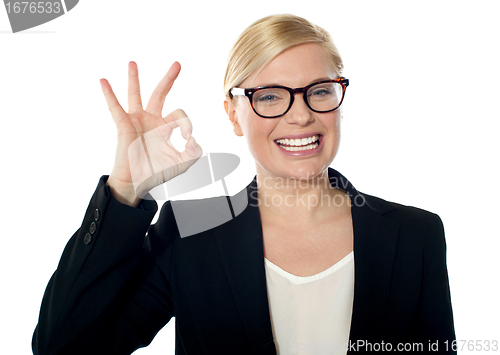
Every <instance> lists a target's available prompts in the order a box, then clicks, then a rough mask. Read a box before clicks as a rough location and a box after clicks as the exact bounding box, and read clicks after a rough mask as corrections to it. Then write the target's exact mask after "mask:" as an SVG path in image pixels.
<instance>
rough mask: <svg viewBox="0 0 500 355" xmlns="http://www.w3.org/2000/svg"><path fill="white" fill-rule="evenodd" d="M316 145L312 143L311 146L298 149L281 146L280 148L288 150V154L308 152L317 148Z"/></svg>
mask: <svg viewBox="0 0 500 355" xmlns="http://www.w3.org/2000/svg"><path fill="white" fill-rule="evenodd" d="M318 145H319V144H318V143H313V144H308V145H306V146H300V147H287V146H284V145H282V146H281V148H283V149H285V150H288V151H289V152H297V151H300V150H309V149H316V148H318Z"/></svg>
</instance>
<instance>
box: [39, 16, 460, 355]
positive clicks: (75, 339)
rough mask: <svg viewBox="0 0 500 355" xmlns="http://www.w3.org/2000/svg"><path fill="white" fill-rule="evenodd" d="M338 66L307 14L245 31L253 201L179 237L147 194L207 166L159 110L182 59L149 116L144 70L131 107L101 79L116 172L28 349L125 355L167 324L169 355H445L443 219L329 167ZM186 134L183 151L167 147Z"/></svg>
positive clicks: (235, 61) (239, 51)
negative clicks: (172, 328)
mask: <svg viewBox="0 0 500 355" xmlns="http://www.w3.org/2000/svg"><path fill="white" fill-rule="evenodd" d="M342 68H343V65H342V61H341V59H340V56H339V55H338V51H337V49H336V48H335V46H334V45H333V42H332V40H331V39H330V36H329V35H328V33H326V32H325V31H324V30H323V29H321V28H320V27H318V26H315V25H312V24H310V23H309V22H307V21H306V20H304V19H302V18H299V17H296V16H292V15H276V16H269V17H267V18H264V19H261V20H259V21H257V22H255V23H254V24H252V25H251V26H250V27H248V28H247V30H245V31H244V32H243V33H242V34H241V36H240V38H239V39H238V41H237V42H236V44H235V46H234V48H233V50H232V51H231V53H230V56H229V61H228V67H227V71H226V76H225V82H224V86H225V94H226V99H225V102H224V106H225V109H226V112H227V114H228V116H229V119H230V121H231V123H232V125H233V127H234V132H235V134H236V135H238V136H245V137H246V139H247V143H248V146H249V149H250V151H251V153H252V155H253V157H254V158H255V161H256V168H257V175H256V178H255V179H254V181H252V183H251V184H250V185H249V186H248V187H247V189H245V190H244V191H242V192H241V193H239V194H238V195H240V196H241V195H244V196H246V197H247V198H248V205H247V206H243V208H241V206H240V207H239V210H238V207H237V206H230V209H231V214H232V215H233V216H234V218H232V219H231V220H230V221H229V222H227V223H224V224H222V225H220V226H218V227H215V228H212V229H208V230H203V231H201V232H200V233H197V234H195V235H191V236H189V237H186V238H181V235H180V233H179V228H178V226H177V223H176V221H177V217H178V216H176V215H175V211H174V209H173V208H172V203H170V202H167V203H165V204H164V206H163V208H162V211H161V214H160V217H159V219H158V222H157V223H156V224H154V225H153V226H151V227H150V225H149V224H150V222H151V220H152V218H153V216H154V214H155V212H156V210H157V205H156V203H155V202H154V201H151V196H150V195H148V194H147V192H148V191H150V190H151V189H152V188H153V187H154V186H157V185H159V184H161V183H163V182H165V181H168V180H170V179H172V178H173V177H175V176H177V175H179V174H182V173H183V172H185V171H186V170H187V169H188V168H189V167H190V166H191V165H192V164H193V163H194V162H195V161H196V160H197V159H198V158H199V157H200V156H201V155H202V150H201V147H200V146H199V145H198V144H197V143H196V141H195V140H194V138H193V136H192V135H191V133H192V126H191V123H190V121H189V119H188V118H187V117H186V115H185V114H184V112H183V111H181V110H178V111H175V112H173V113H172V114H170V115H168V116H167V117H165V118H162V116H161V111H162V106H163V102H164V100H165V97H166V95H167V94H168V92H169V90H170V88H171V87H172V85H173V83H174V80H175V79H176V77H177V75H178V73H179V71H180V65H179V64H178V63H174V64H173V65H172V67H171V68H170V70H169V71H168V72H167V74H166V76H165V77H164V78H163V79H162V81H161V82H160V83H159V85H158V87H157V88H156V89H155V91H154V93H153V94H152V97H151V99H150V101H149V103H148V105H147V107H146V109H145V110H143V108H142V101H141V97H140V89H139V80H138V71H137V66H136V65H135V63H133V62H131V63H130V64H129V109H128V113H126V112H125V111H124V110H123V109H122V108H121V106H120V104H119V103H118V101H117V99H116V97H115V96H114V94H113V92H112V90H111V87H110V85H109V83H107V81H106V80H104V79H103V80H101V84H102V88H103V92H104V94H105V97H106V100H107V103H108V106H109V109H110V111H111V113H112V116H113V119H114V121H115V123H116V126H117V130H118V147H117V154H116V160H115V166H114V168H113V170H112V173H111V174H110V176H109V177H108V176H103V177H102V178H101V180H100V182H99V185H98V187H97V189H96V191H95V193H94V195H93V197H92V199H91V201H90V205H89V207H88V209H87V212H86V215H85V218H84V221H83V223H82V226H81V228H80V229H79V230H78V231H77V232H76V233H75V234H74V235H73V237H72V238H71V240H70V241H69V243H68V244H67V246H66V249H65V250H64V253H63V255H62V257H61V261H60V263H59V266H58V268H57V270H56V272H55V273H54V275H53V277H52V278H51V280H50V282H49V285H48V286H47V290H46V292H45V295H44V298H43V302H42V307H41V311H40V319H39V323H38V326H37V328H36V330H35V333H34V337H33V351H34V353H35V354H129V353H131V352H133V351H134V350H135V349H137V348H138V347H142V346H146V345H148V344H149V343H150V342H151V341H152V339H153V337H154V336H155V334H156V333H157V332H158V331H159V330H160V329H161V328H162V327H163V326H164V325H165V324H166V323H167V322H168V321H169V320H170V319H171V317H173V316H175V317H176V354H202V353H203V354H255V353H258V354H276V353H279V354H333V353H335V354H337V353H339V354H340V353H346V351H359V352H371V351H377V352H379V351H391V352H394V351H396V352H397V351H401V352H403V351H405V352H408V351H413V352H418V353H426V352H427V353H433V354H434V353H452V351H451V350H450V349H451V343H452V341H453V340H454V339H455V335H454V327H453V317H452V310H451V301H450V295H449V286H448V277H447V269H446V261H445V260H446V259H445V240H444V233H443V226H442V223H441V220H440V219H439V217H438V216H437V215H435V214H432V213H430V212H426V211H423V210H420V209H417V208H414V207H407V206H402V205H399V204H395V203H391V202H387V201H384V200H382V199H379V198H376V197H373V196H370V195H367V194H363V193H360V192H358V191H357V190H356V189H355V188H354V187H353V186H352V184H351V183H350V182H349V181H348V180H347V179H345V177H343V176H342V175H341V174H340V173H338V172H337V171H335V170H333V169H329V168H328V166H329V165H330V164H331V163H332V161H333V159H334V157H335V155H336V153H337V150H338V147H339V141H340V122H341V119H342V115H341V110H340V107H341V104H342V100H343V98H344V95H345V91H346V87H347V85H348V80H347V79H345V78H343V77H342V75H341V74H342ZM176 127H180V129H181V132H182V135H183V137H184V138H185V139H186V140H187V143H186V149H185V151H184V152H182V153H181V152H178V151H176V150H175V149H174V148H173V146H172V145H171V144H170V141H169V139H168V138H169V137H170V134H171V132H172V130H173V129H174V128H176ZM180 178H181V177H180ZM213 201H215V204H216V205H217V204H218V203H219V202H220V200H217V199H213ZM217 201H219V202H217ZM224 201H225V199H224ZM197 204H198V202H197V201H191V202H189V203H188V207H191V206H192V207H194V206H197ZM211 206H214V204H212V205H211ZM220 206H223V204H222V203H221V204H220ZM224 206H227V204H226V205H224ZM221 208H222V207H221ZM226 208H227V207H226ZM188 209H189V208H188ZM215 209H216V210H217V208H215ZM236 210H238V211H236ZM235 211H236V213H235ZM200 218H202V216H200ZM146 233H147V236H146V238H144V236H145V235H146ZM354 265H355V267H354Z"/></svg>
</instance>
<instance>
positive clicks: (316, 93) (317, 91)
mask: <svg viewBox="0 0 500 355" xmlns="http://www.w3.org/2000/svg"><path fill="white" fill-rule="evenodd" d="M332 94H333V92H332V91H331V90H328V89H326V88H318V89H314V90H313V91H312V92H310V93H309V96H316V97H321V96H327V95H332Z"/></svg>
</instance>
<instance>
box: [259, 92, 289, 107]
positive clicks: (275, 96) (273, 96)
mask: <svg viewBox="0 0 500 355" xmlns="http://www.w3.org/2000/svg"><path fill="white" fill-rule="evenodd" d="M288 96H289V94H288V91H286V90H283V89H280V88H270V89H263V90H259V91H257V92H256V93H255V94H254V97H253V101H254V103H256V104H259V105H276V104H278V103H281V102H284V100H285V99H286V98H287V97H288Z"/></svg>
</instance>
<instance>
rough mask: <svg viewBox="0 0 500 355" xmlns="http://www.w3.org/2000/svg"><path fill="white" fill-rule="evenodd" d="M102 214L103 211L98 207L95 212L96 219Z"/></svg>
mask: <svg viewBox="0 0 500 355" xmlns="http://www.w3.org/2000/svg"><path fill="white" fill-rule="evenodd" d="M100 216H101V211H99V209H98V208H96V209H95V212H94V219H95V220H96V221H98V220H99V217H100Z"/></svg>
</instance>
